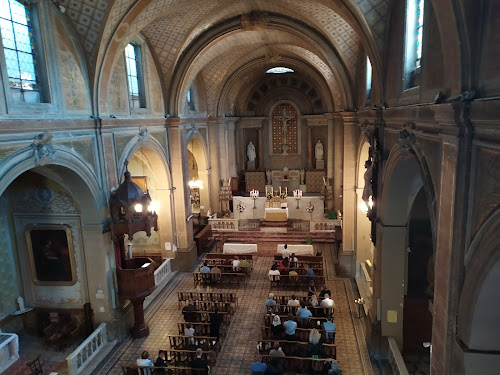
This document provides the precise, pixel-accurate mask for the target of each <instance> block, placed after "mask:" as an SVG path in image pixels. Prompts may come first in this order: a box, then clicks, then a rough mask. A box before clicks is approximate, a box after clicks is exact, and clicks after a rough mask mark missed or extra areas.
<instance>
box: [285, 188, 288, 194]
mask: <svg viewBox="0 0 500 375" xmlns="http://www.w3.org/2000/svg"><path fill="white" fill-rule="evenodd" d="M285 195H288V187H285Z"/></svg>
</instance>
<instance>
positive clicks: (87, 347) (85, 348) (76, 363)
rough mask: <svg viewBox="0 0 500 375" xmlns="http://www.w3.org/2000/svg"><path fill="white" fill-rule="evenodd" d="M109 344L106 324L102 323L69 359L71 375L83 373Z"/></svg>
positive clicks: (67, 359)
mask: <svg viewBox="0 0 500 375" xmlns="http://www.w3.org/2000/svg"><path fill="white" fill-rule="evenodd" d="M106 344H108V335H107V331H106V323H101V324H100V325H99V327H97V329H96V330H95V331H94V332H92V334H91V335H90V336H89V337H88V338H87V339H86V340H85V341H84V342H82V344H81V345H80V346H79V347H78V348H76V350H75V351H74V352H73V353H71V354H70V355H69V356H68V357H67V358H66V362H67V364H68V370H69V374H70V375H77V374H79V373H81V372H82V371H83V370H84V369H85V367H86V366H87V365H89V364H90V363H92V361H93V359H94V357H95V356H96V355H97V354H98V353H99V351H101V350H102V349H103V348H104V347H105V346H106Z"/></svg>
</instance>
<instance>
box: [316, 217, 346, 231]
mask: <svg viewBox="0 0 500 375" xmlns="http://www.w3.org/2000/svg"><path fill="white" fill-rule="evenodd" d="M341 226H342V220H321V221H311V232H332V231H334V230H335V227H341Z"/></svg>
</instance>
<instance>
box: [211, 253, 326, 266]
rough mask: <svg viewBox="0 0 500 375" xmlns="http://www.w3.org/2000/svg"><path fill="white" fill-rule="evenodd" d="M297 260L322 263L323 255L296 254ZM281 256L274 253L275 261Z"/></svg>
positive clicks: (279, 259)
mask: <svg viewBox="0 0 500 375" xmlns="http://www.w3.org/2000/svg"><path fill="white" fill-rule="evenodd" d="M207 255H208V254H207ZM296 257H297V259H298V261H299V262H308V263H321V264H323V256H321V255H319V256H318V255H296ZM282 259H283V258H282V256H281V255H275V256H274V260H275V261H281V260H282Z"/></svg>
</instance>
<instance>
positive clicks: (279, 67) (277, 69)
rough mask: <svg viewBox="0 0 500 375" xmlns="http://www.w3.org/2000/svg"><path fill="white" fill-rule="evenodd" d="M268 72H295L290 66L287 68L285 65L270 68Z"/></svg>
mask: <svg viewBox="0 0 500 375" xmlns="http://www.w3.org/2000/svg"><path fill="white" fill-rule="evenodd" d="M266 73H275V74H281V73H293V70H292V69H290V68H285V67H284V66H276V67H274V68H271V69H269V70H268V71H267V72H266Z"/></svg>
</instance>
